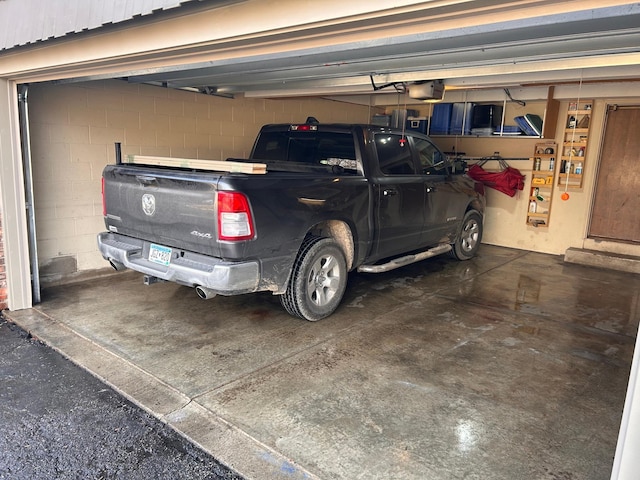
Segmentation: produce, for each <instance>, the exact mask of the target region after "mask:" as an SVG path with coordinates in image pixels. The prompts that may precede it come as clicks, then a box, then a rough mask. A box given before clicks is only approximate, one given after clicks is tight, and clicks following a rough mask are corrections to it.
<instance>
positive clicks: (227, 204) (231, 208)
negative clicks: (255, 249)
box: [218, 192, 254, 240]
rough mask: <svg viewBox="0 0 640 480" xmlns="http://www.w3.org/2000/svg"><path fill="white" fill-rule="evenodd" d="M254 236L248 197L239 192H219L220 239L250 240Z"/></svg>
mask: <svg viewBox="0 0 640 480" xmlns="http://www.w3.org/2000/svg"><path fill="white" fill-rule="evenodd" d="M253 236H254V232H253V219H252V217H251V210H250V208H249V201H248V200H247V197H245V196H244V195H243V194H242V193H239V192H218V239H219V240H249V239H251V238H253Z"/></svg>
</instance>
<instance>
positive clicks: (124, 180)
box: [103, 165, 220, 256]
mask: <svg viewBox="0 0 640 480" xmlns="http://www.w3.org/2000/svg"><path fill="white" fill-rule="evenodd" d="M219 179H220V174H216V173H203V172H198V173H197V175H196V174H193V173H191V172H186V171H184V172H183V171H176V170H175V169H173V170H164V169H162V168H147V167H139V166H126V165H108V166H107V167H105V169H104V171H103V181H104V186H103V192H104V208H105V213H106V215H105V223H106V227H107V229H108V230H109V231H111V232H117V233H121V234H123V235H129V236H132V237H137V238H140V239H143V240H148V241H153V242H155V243H161V244H163V245H166V246H169V247H179V248H181V249H185V250H190V251H193V252H197V253H202V254H205V255H211V256H219V255H220V250H219V246H218V243H217V241H216V239H217V231H216V230H217V218H216V210H215V209H216V205H215V202H216V190H217V183H218V180H219Z"/></svg>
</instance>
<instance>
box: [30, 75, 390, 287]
mask: <svg viewBox="0 0 640 480" xmlns="http://www.w3.org/2000/svg"><path fill="white" fill-rule="evenodd" d="M374 113H379V112H374V111H373V110H372V109H371V108H369V107H366V106H357V105H351V104H345V103H339V102H333V101H328V100H322V99H284V100H262V99H251V98H245V97H243V96H239V97H236V98H234V99H229V98H221V97H214V96H208V95H202V94H198V93H194V92H186V91H178V90H171V89H166V88H161V87H155V86H149V85H134V84H128V83H127V82H124V81H118V80H108V81H99V82H87V83H78V84H67V85H37V84H36V85H33V86H31V87H30V91H29V117H30V133H31V143H32V165H33V180H34V195H35V214H36V231H37V233H36V236H37V244H38V257H39V267H40V275H41V278H42V281H43V283H46V282H47V281H59V280H61V279H65V278H69V277H73V276H74V275H76V274H78V273H80V272H87V271H91V270H96V269H102V268H105V267H106V262H104V260H103V259H102V257H101V256H100V254H99V253H98V250H97V246H96V234H97V233H98V232H100V231H102V230H103V229H104V224H103V219H102V198H101V173H102V169H103V167H104V166H105V165H106V164H107V163H112V162H114V161H115V148H114V143H115V142H121V143H122V151H123V154H124V155H126V154H142V155H158V156H170V157H183V158H197V159H210V160H224V159H227V158H230V157H236V158H242V157H246V156H248V154H249V152H250V150H251V147H252V145H253V141H254V139H255V136H256V134H257V133H258V130H259V129H260V127H261V126H262V125H264V124H266V123H279V122H284V123H288V122H303V121H304V120H305V119H306V118H307V117H308V116H310V115H312V116H314V117H316V118H318V119H319V120H320V121H322V122H347V123H352V122H353V123H355V122H368V121H369V120H370V118H371V117H372V115H373V114H374Z"/></svg>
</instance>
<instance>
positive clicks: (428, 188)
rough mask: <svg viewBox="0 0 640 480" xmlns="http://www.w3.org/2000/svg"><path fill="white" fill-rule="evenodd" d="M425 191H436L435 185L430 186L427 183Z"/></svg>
mask: <svg viewBox="0 0 640 480" xmlns="http://www.w3.org/2000/svg"><path fill="white" fill-rule="evenodd" d="M426 190H427V193H431V192H435V191H436V187H432V186H431V185H427V189H426Z"/></svg>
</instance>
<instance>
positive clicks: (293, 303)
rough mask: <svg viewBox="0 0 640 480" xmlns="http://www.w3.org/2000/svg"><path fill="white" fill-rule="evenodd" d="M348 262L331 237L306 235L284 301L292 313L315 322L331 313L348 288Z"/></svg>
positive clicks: (286, 307) (283, 304)
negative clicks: (307, 236)
mask: <svg viewBox="0 0 640 480" xmlns="http://www.w3.org/2000/svg"><path fill="white" fill-rule="evenodd" d="M347 275H348V272H347V262H346V260H345V257H344V253H343V252H342V250H341V249H340V247H339V246H338V245H337V244H336V242H334V241H333V239H331V238H324V237H309V238H307V239H305V241H304V242H303V244H302V246H301V247H300V251H299V252H298V256H297V257H296V260H295V262H294V264H293V269H292V271H291V278H290V279H289V285H288V286H287V291H286V292H285V293H284V294H283V295H281V296H280V303H282V306H283V307H284V309H285V310H286V311H287V312H288V313H289V314H291V315H293V316H295V317H299V318H302V319H305V320H309V321H311V322H315V321H317V320H320V319H322V318H325V317H328V316H329V315H331V314H332V313H333V312H334V311H335V309H336V308H338V305H340V302H341V301H342V297H343V295H344V291H345V289H346V288H347Z"/></svg>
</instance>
